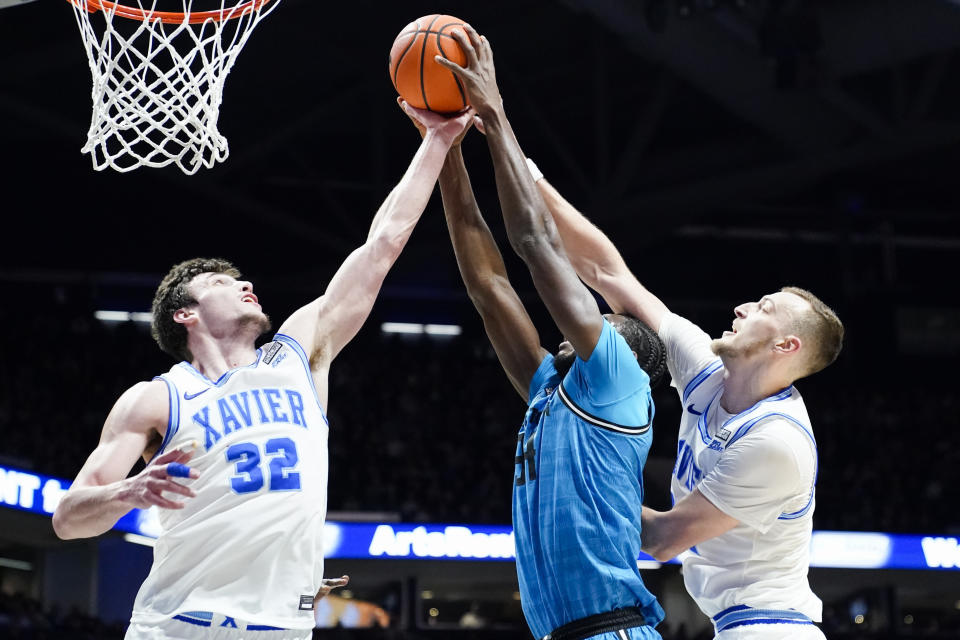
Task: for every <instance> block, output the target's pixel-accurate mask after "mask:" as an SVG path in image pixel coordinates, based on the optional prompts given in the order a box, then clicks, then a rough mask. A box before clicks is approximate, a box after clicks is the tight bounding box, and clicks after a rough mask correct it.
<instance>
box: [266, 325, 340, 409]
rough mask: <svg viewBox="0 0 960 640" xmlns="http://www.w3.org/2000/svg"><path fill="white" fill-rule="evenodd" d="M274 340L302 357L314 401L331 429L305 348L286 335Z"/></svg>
mask: <svg viewBox="0 0 960 640" xmlns="http://www.w3.org/2000/svg"><path fill="white" fill-rule="evenodd" d="M273 339H274V340H276V341H278V342H281V343H283V344H285V345H287V346H289V347H290V348H291V349H293V350H294V352H295V353H296V354H297V355H298V356H299V357H300V362H301V363H302V364H303V368H304V370H305V371H306V373H307V383H308V384H309V385H310V388H311V389H312V390H313V399H314V400H316V401H317V407H318V408H319V409H320V415H321V416H323V421H324V422H325V423H326V424H327V426H328V427H329V426H330V421H329V420H328V419H327V412H326V411H325V410H324V409H323V405H322V404H320V396H319V395H318V394H317V385H316V384H315V383H314V382H313V373H311V371H310V358H308V357H307V352H306V351H304V350H303V347H302V346H301V345H300V343H299V342H297V339H296V338H294V337H292V336H288V335H287V334H285V333H278V334H276V335H274V336H273Z"/></svg>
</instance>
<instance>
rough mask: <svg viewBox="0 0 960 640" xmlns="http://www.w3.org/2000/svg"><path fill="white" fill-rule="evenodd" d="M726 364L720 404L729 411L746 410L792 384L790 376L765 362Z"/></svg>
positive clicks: (734, 412)
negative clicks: (773, 369) (774, 369)
mask: <svg viewBox="0 0 960 640" xmlns="http://www.w3.org/2000/svg"><path fill="white" fill-rule="evenodd" d="M724 366H725V368H726V373H725V374H724V381H723V395H722V396H721V397H720V406H721V407H722V408H723V410H724V411H726V412H727V413H731V414H738V413H740V412H741V411H746V410H747V409H749V408H750V407H752V406H753V405H755V404H757V403H758V402H760V401H761V400H763V399H764V398H769V397H770V396H772V395H773V394H775V393H777V392H778V391H781V390H783V389H785V388H787V387H789V386H790V385H791V384H792V380H790V379H789V377H788V376H785V375H782V374H780V373H778V372H776V371H772V370H771V369H770V368H769V367H768V366H765V365H764V364H763V363H756V364H747V363H730V364H727V363H724Z"/></svg>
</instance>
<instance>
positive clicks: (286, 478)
mask: <svg viewBox="0 0 960 640" xmlns="http://www.w3.org/2000/svg"><path fill="white" fill-rule="evenodd" d="M263 450H264V453H266V454H267V455H271V454H279V455H274V456H273V457H272V459H271V460H270V465H269V469H270V491H298V490H299V489H300V474H299V473H297V472H295V471H292V469H293V468H294V467H296V466H297V462H299V460H300V458H299V456H298V455H297V445H296V443H294V441H293V440H291V439H290V438H272V439H270V440H267V443H266V444H265V445H264V447H263ZM227 462H235V463H236V464H237V475H235V476H234V477H232V478H230V486H231V487H232V488H233V490H234V491H236V492H237V493H253V492H254V491H259V490H260V489H262V488H263V471H262V470H261V469H260V448H259V447H257V445H255V444H254V443H252V442H239V443H237V444H234V445H231V446H230V448H229V449H227Z"/></svg>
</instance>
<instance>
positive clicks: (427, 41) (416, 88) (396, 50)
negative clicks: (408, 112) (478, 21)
mask: <svg viewBox="0 0 960 640" xmlns="http://www.w3.org/2000/svg"><path fill="white" fill-rule="evenodd" d="M463 24H464V22H463V20H460V19H459V18H454V17H453V16H445V15H438V14H432V15H429V16H424V17H422V18H419V19H417V20H414V21H413V22H411V23H410V24H408V25H407V26H406V27H404V28H403V30H402V31H400V34H399V35H398V36H397V38H396V40H394V41H393V47H391V49H390V79H391V80H393V86H394V88H395V89H396V90H397V93H399V94H400V96H401V97H402V98H403V99H404V100H406V101H407V102H408V103H409V104H411V105H413V106H414V107H417V108H418V109H429V110H430V111H435V112H437V113H456V112H457V111H462V110H463V109H465V108H466V107H467V97H466V93H465V92H464V90H463V87H462V86H461V85H460V80H459V79H458V78H457V77H456V76H455V75H453V72H451V71H450V70H449V69H444V68H443V67H441V66H440V65H439V64H437V62H436V60H434V57H435V56H437V55H441V56H443V57H445V58H447V59H448V60H452V61H453V62H456V63H457V64H458V65H460V66H461V67H463V66H466V62H467V58H466V56H465V55H464V53H463V50H462V49H461V48H460V45H459V44H458V43H457V41H456V40H454V38H453V36H452V35H451V33H450V32H451V30H452V29H454V28H455V27H461V26H463Z"/></svg>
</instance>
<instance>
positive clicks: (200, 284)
mask: <svg viewBox="0 0 960 640" xmlns="http://www.w3.org/2000/svg"><path fill="white" fill-rule="evenodd" d="M404 106H405V109H406V112H407V114H408V115H409V116H410V117H411V118H414V119H415V120H417V121H418V122H420V123H422V126H424V127H425V129H426V135H425V137H424V140H423V143H422V144H421V146H420V149H419V150H418V151H417V153H416V155H415V156H414V157H413V160H412V162H411V163H410V166H409V168H408V169H407V171H406V173H405V174H404V176H403V178H402V179H401V180H400V182H399V184H398V185H397V186H396V187H395V188H394V189H393V191H392V192H391V193H390V195H389V196H388V197H387V199H386V200H385V201H384V203H383V205H382V206H381V207H380V210H379V211H378V212H377V214H376V216H375V217H374V218H373V222H372V224H371V227H370V232H369V235H368V236H367V240H366V242H365V243H364V244H363V245H362V246H361V247H359V248H358V249H356V250H355V251H354V252H353V253H351V254H350V255H349V256H348V257H347V259H346V260H345V261H344V263H343V265H342V266H341V267H340V268H339V270H338V271H337V272H336V274H335V275H334V276H333V278H332V279H331V280H330V282H329V283H328V285H327V289H326V291H325V292H324V294H323V295H322V296H320V297H319V298H317V299H316V300H314V301H312V302H310V303H309V304H307V305H306V306H304V307H302V308H300V309H299V310H297V311H296V312H294V313H293V315H291V316H290V317H289V318H288V319H287V320H286V321H285V322H284V323H283V324H282V325H281V327H280V331H279V332H278V333H277V334H276V335H275V336H274V338H273V341H272V342H270V343H268V344H266V345H264V346H263V347H261V348H259V349H257V348H256V346H255V341H256V340H257V338H258V337H259V336H260V335H261V334H262V333H264V332H266V331H268V330H269V329H270V321H269V320H268V318H267V316H266V315H265V314H264V312H263V310H262V309H261V307H260V303H259V301H258V299H257V296H256V295H255V294H254V292H253V285H252V284H251V283H250V282H247V281H245V280H241V279H240V273H239V272H238V271H237V270H236V269H235V268H234V267H233V266H232V265H231V264H230V263H229V262H226V261H223V260H218V259H194V260H188V261H186V262H183V263H181V264H178V265H176V266H175V267H173V269H171V271H170V273H168V274H167V276H166V277H165V278H164V279H163V281H162V282H161V283H160V286H159V288H158V289H157V293H156V296H155V298H154V302H153V334H154V337H155V339H156V340H157V342H158V344H159V345H160V347H161V348H162V349H163V350H164V351H166V352H167V353H169V354H171V355H173V356H174V357H177V358H182V359H183V362H181V363H179V364H177V365H175V366H174V367H173V368H171V369H170V371H169V372H167V373H165V374H163V375H161V376H159V377H157V378H155V379H154V380H153V381H152V382H141V383H139V384H136V385H134V386H133V387H131V388H130V389H129V390H128V391H126V392H125V393H124V394H123V395H122V396H121V397H120V399H119V400H118V401H117V403H116V405H115V406H114V407H113V410H112V411H111V412H110V415H109V416H108V417H107V420H106V423H105V424H104V427H103V433H102V435H101V438H100V443H99V445H98V446H97V448H96V449H95V450H94V451H93V453H92V454H91V455H90V457H89V458H88V459H87V461H86V463H85V464H84V466H83V468H82V469H81V470H80V473H79V474H78V475H77V478H76V480H75V481H74V483H73V485H72V486H71V487H70V490H69V491H68V492H67V494H66V495H65V496H64V498H63V500H62V501H61V502H60V505H59V507H58V508H57V510H56V513H55V514H54V519H53V524H54V528H55V530H56V532H57V535H59V536H60V537H61V538H64V539H68V538H82V537H90V536H96V535H99V534H101V533H103V532H105V531H107V530H108V529H110V527H111V526H113V524H114V523H115V522H116V521H117V519H118V518H119V517H120V516H122V515H123V514H124V513H126V512H127V511H129V510H130V509H131V508H134V507H137V508H141V509H145V508H149V507H152V506H157V507H159V508H160V521H161V523H162V525H163V533H162V534H161V535H160V537H159V538H158V539H157V543H156V547H155V548H154V564H153V568H152V569H151V572H150V575H149V576H148V577H147V579H146V581H145V582H144V584H143V586H142V587H141V589H140V592H139V594H138V595H137V599H136V603H135V604H134V610H133V617H132V621H131V625H130V627H129V629H128V631H127V638H134V639H140V638H146V639H166V638H187V637H193V636H198V637H204V638H214V637H218V638H219V637H224V638H240V637H242V638H245V639H249V638H265V639H273V638H276V639H286V638H300V639H303V638H309V637H310V636H311V629H312V628H313V626H314V617H313V607H314V600H315V597H316V595H317V594H318V592H319V594H318V595H323V594H324V593H325V592H326V591H329V589H322V588H321V587H325V586H329V585H324V584H323V582H322V581H321V577H322V575H323V556H322V549H323V547H322V544H321V536H322V531H323V525H324V517H325V515H326V497H327V433H328V427H327V420H326V416H325V415H324V408H325V407H326V406H327V393H328V387H327V378H328V372H329V369H330V365H331V363H332V362H333V360H334V358H336V356H337V354H338V353H339V352H340V351H341V349H343V347H344V346H345V345H346V344H347V343H348V342H349V341H350V340H351V339H352V338H353V336H354V335H355V334H356V333H357V331H358V330H359V329H360V327H361V325H362V324H363V322H364V320H365V319H366V318H367V315H368V314H369V312H370V309H371V307H372V305H373V303H374V300H375V299H376V296H377V293H378V292H379V290H380V286H381V284H382V283H383V280H384V277H385V276H386V274H387V271H388V270H389V269H390V267H391V266H392V265H393V263H394V261H395V260H396V259H397V256H399V254H400V251H401V250H402V249H403V247H404V245H405V244H406V242H407V239H408V238H409V236H410V233H411V232H412V231H413V227H414V225H415V224H416V223H417V220H418V219H419V218H420V215H421V213H422V212H423V210H424V208H425V206H426V204H427V201H428V200H429V198H430V195H431V193H432V191H433V188H434V185H435V183H436V180H437V177H438V175H439V173H440V168H441V166H442V165H443V162H444V158H445V157H446V153H447V149H448V148H449V147H450V145H451V144H452V143H453V142H454V140H455V139H456V138H457V136H458V135H461V134H462V133H463V131H464V130H465V127H466V126H467V125H468V124H469V121H470V115H469V114H467V113H464V114H462V115H460V116H459V117H456V118H453V119H447V118H444V117H440V116H437V115H436V114H432V113H430V112H426V111H419V110H415V109H413V108H412V107H408V106H406V105H404ZM139 457H143V458H144V459H145V460H148V461H149V463H148V464H147V466H146V468H144V469H143V471H142V472H140V473H138V474H137V475H135V476H133V477H130V478H127V474H128V473H129V471H130V469H131V468H132V466H133V465H134V463H135V462H136V460H137V458H139ZM188 462H189V463H190V465H189V466H188V465H187V463H188ZM344 583H345V578H344V579H341V581H339V582H338V583H337V585H338V584H344ZM335 586H336V585H335Z"/></svg>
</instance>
